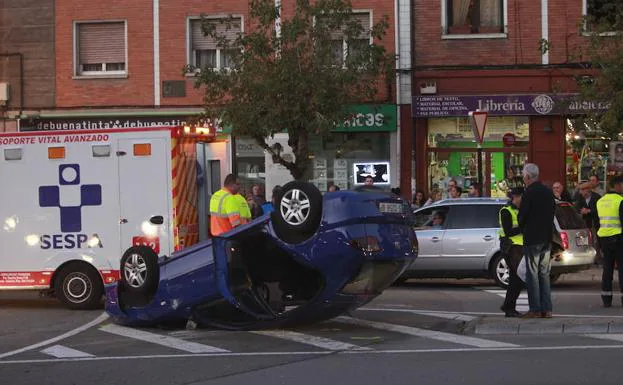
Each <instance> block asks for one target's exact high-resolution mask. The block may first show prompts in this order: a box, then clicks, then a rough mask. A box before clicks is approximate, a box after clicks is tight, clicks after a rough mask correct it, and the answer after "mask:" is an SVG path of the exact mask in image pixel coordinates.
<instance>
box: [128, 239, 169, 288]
mask: <svg viewBox="0 0 623 385" xmlns="http://www.w3.org/2000/svg"><path fill="white" fill-rule="evenodd" d="M120 270H121V281H122V282H123V287H124V289H125V291H127V292H129V293H135V294H144V295H151V294H153V293H154V292H155V291H156V288H157V287H158V280H159V277H160V267H159V266H158V255H157V254H156V253H155V252H154V251H153V250H152V249H151V248H149V247H145V246H134V247H130V248H129V249H128V250H126V252H125V253H124V254H123V257H121V269H120Z"/></svg>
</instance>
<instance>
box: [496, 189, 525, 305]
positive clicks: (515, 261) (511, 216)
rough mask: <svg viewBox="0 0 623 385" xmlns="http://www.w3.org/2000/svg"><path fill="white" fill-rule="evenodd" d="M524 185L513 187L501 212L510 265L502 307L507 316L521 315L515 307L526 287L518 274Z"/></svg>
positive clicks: (504, 249)
mask: <svg viewBox="0 0 623 385" xmlns="http://www.w3.org/2000/svg"><path fill="white" fill-rule="evenodd" d="M523 192H524V189H523V187H515V188H513V189H511V191H510V193H509V194H508V197H509V199H510V202H509V203H508V205H506V206H504V207H502V209H501V210H500V214H499V221H500V231H499V235H500V246H501V248H502V255H503V257H504V259H505V260H506V265H507V266H508V272H509V280H508V288H507V289H506V297H505V298H504V304H503V305H502V306H501V307H500V309H501V310H502V311H503V312H504V314H505V315H506V317H521V316H522V314H521V313H519V312H518V311H517V310H516V309H515V307H516V306H517V298H519V294H520V293H521V291H522V290H523V288H524V283H523V281H522V280H521V278H519V276H518V275H517V268H518V266H519V263H520V262H521V259H522V258H523V235H522V234H521V229H520V228H519V219H518V215H519V206H520V205H521V195H522V194H523Z"/></svg>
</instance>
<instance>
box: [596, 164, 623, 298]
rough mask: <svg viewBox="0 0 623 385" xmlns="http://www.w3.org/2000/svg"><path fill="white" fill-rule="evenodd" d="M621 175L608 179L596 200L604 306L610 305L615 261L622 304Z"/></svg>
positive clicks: (622, 179) (622, 211) (622, 209)
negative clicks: (602, 193)
mask: <svg viewBox="0 0 623 385" xmlns="http://www.w3.org/2000/svg"><path fill="white" fill-rule="evenodd" d="M621 194H623V176H616V177H614V178H612V180H611V181H610V189H609V191H608V193H606V194H605V195H604V196H603V197H601V199H599V200H598V201H597V216H598V217H599V230H597V236H598V237H599V245H600V246H601V251H602V257H603V266H604V270H603V273H602V276H601V300H602V301H603V304H604V307H611V306H612V277H613V275H614V266H615V263H616V264H618V266H619V286H620V289H621V293H622V294H621V295H622V297H621V304H623V235H622V233H623V231H622V227H621V223H623V204H621V202H623V196H621Z"/></svg>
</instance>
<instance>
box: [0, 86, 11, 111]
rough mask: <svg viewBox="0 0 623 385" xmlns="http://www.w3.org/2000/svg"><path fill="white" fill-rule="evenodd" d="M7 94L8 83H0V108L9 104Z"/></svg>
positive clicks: (8, 89) (8, 91)
mask: <svg viewBox="0 0 623 385" xmlns="http://www.w3.org/2000/svg"><path fill="white" fill-rule="evenodd" d="M9 93H10V87H9V83H2V82H0V106H6V105H7V104H8V103H9V96H10V95H9Z"/></svg>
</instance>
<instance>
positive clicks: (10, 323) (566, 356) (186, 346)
mask: <svg viewBox="0 0 623 385" xmlns="http://www.w3.org/2000/svg"><path fill="white" fill-rule="evenodd" d="M497 290H498V289H496V288H495V287H492V286H491V284H490V282H488V281H467V280H464V281H410V282H409V283H407V284H406V285H403V286H400V287H396V288H392V289H390V290H388V291H387V292H386V293H385V294H384V295H383V296H381V297H380V298H378V299H377V300H376V301H374V302H373V303H371V304H370V305H368V306H367V307H366V308H365V309H362V310H359V311H357V312H355V313H353V314H351V315H349V316H345V317H341V318H338V319H335V320H332V321H329V322H325V323H321V324H317V325H313V326H309V327H304V328H297V329H291V330H273V331H263V332H227V331H220V330H207V329H196V330H186V329H177V330H163V329H155V328H154V329H131V328H124V327H119V326H117V325H114V324H111V323H110V321H109V320H106V319H104V317H103V316H102V312H101V311H94V312H72V311H69V310H65V309H63V308H62V307H60V305H57V304H56V303H55V302H54V301H53V300H39V299H37V298H33V296H32V295H30V294H18V293H1V294H0V309H1V310H0V336H1V338H0V341H1V346H0V379H1V380H0V383H1V384H16V385H17V384H86V383H88V384H94V385H98V384H132V385H137V384H150V385H160V384H163V385H164V384H245V383H254V384H271V385H272V384H322V383H327V384H358V385H360V384H361V385H367V384H370V385H372V384H374V385H376V384H379V383H384V384H403V383H417V384H418V385H419V384H489V383H495V382H504V383H505V384H515V383H517V384H545V383H547V384H565V385H568V384H594V383H598V384H600V385H602V384H610V383H612V384H614V383H620V375H619V374H618V372H617V371H616V370H615V368H616V367H618V365H619V361H620V357H623V334H576V335H565V334H555V335H554V334H542V335H474V334H464V333H462V332H461V325H464V324H465V323H466V322H469V321H470V320H473V319H475V318H477V317H479V315H488V316H489V317H496V316H498V314H500V312H499V309H498V307H499V305H500V303H501V301H502V297H501V293H500V292H498V291H497ZM554 308H555V314H565V315H566V316H575V317H578V318H579V319H581V318H582V317H583V316H584V317H586V316H589V315H597V316H601V317H612V318H617V317H620V318H623V308H621V306H620V304H619V303H617V304H616V307H613V308H611V309H603V308H601V307H600V305H599V282H598V281H591V280H585V279H584V280H575V281H574V280H566V281H564V282H562V283H561V284H559V285H557V286H556V287H555V289H554ZM542 322H548V321H547V320H543V321H542Z"/></svg>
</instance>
